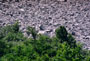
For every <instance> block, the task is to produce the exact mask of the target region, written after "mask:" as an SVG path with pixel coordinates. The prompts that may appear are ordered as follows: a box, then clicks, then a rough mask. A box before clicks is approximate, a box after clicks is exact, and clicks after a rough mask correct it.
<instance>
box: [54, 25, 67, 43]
mask: <svg viewBox="0 0 90 61" xmlns="http://www.w3.org/2000/svg"><path fill="white" fill-rule="evenodd" d="M55 32H56V37H57V38H59V39H60V40H61V42H64V41H67V35H68V32H67V30H66V29H65V27H64V26H60V27H59V28H57V29H56V31H55Z"/></svg>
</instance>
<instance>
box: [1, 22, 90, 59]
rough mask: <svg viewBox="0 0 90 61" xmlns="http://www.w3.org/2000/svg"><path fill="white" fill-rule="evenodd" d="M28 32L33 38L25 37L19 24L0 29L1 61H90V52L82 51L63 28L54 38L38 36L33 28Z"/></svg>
mask: <svg viewBox="0 0 90 61" xmlns="http://www.w3.org/2000/svg"><path fill="white" fill-rule="evenodd" d="M27 30H28V31H27V33H28V34H32V37H33V38H27V37H24V35H23V33H22V32H20V30H19V24H18V22H16V23H15V24H13V25H7V26H5V27H2V28H1V29H0V61H89V60H90V51H89V50H84V49H82V45H81V44H80V43H79V44H78V43H76V40H75V39H74V38H73V36H72V35H71V34H69V33H68V32H67V30H66V29H65V27H63V26H60V27H59V28H58V29H56V36H54V37H52V38H50V37H48V36H45V35H41V34H39V35H38V34H37V32H36V30H35V28H33V27H28V28H27Z"/></svg>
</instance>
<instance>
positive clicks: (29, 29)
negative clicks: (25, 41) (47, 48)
mask: <svg viewBox="0 0 90 61" xmlns="http://www.w3.org/2000/svg"><path fill="white" fill-rule="evenodd" d="M27 34H28V35H29V34H31V35H32V37H33V39H36V36H37V32H36V30H35V28H33V27H30V26H28V27H27Z"/></svg>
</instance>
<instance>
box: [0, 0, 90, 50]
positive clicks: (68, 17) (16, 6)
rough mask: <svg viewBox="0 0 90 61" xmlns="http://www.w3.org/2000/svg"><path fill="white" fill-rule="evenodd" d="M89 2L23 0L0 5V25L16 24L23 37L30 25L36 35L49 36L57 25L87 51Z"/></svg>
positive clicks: (89, 29)
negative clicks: (17, 22)
mask: <svg viewBox="0 0 90 61" xmlns="http://www.w3.org/2000/svg"><path fill="white" fill-rule="evenodd" d="M89 16H90V0H73V1H72V0H68V1H67V2H60V1H56V0H29V1H26V0H23V1H20V2H14V1H12V2H4V3H2V2H0V25H1V26H5V25H6V24H13V23H14V22H15V20H18V21H19V22H20V25H21V27H20V29H21V30H22V32H23V33H24V34H25V35H26V33H25V32H26V27H27V26H34V27H35V28H36V30H38V31H39V33H44V34H45V35H49V36H53V35H54V32H55V29H56V28H57V27H59V26H61V25H63V26H65V27H66V28H67V30H68V31H69V32H70V33H71V34H72V35H73V36H74V37H75V38H76V40H77V41H80V42H82V43H85V47H84V48H87V49H90V17H89ZM26 36H27V35H26Z"/></svg>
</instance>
